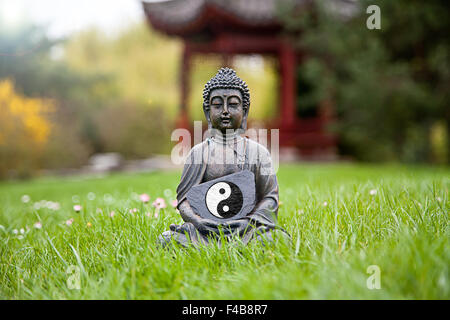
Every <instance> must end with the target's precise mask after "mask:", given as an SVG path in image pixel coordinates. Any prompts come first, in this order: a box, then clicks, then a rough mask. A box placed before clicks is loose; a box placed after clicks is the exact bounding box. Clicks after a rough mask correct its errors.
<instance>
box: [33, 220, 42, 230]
mask: <svg viewBox="0 0 450 320" xmlns="http://www.w3.org/2000/svg"><path fill="white" fill-rule="evenodd" d="M33 227H34V228H36V229H42V223H41V222H40V221H38V222H36V223H35V224H34V225H33Z"/></svg>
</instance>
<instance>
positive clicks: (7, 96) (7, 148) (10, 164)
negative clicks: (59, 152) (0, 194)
mask: <svg viewBox="0 0 450 320" xmlns="http://www.w3.org/2000/svg"><path fill="white" fill-rule="evenodd" d="M52 110H53V104H52V102H51V101H49V100H43V99H30V98H26V97H24V96H22V95H20V94H18V93H17V92H16V91H15V90H14V86H13V84H12V82H11V81H10V80H1V81H0V178H4V177H5V176H6V175H7V174H8V173H9V172H10V171H11V170H14V171H15V173H16V175H17V176H28V175H30V174H31V173H32V171H33V170H34V169H36V168H37V167H39V165H40V163H39V161H40V160H41V157H42V153H43V151H45V147H46V144H47V141H48V138H49V135H50V131H51V124H50V121H49V119H48V114H49V113H50V112H51V111H52Z"/></svg>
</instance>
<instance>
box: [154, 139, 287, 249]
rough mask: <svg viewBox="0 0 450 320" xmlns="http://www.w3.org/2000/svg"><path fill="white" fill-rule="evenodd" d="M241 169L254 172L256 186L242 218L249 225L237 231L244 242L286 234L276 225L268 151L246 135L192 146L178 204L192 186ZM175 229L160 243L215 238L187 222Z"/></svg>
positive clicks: (275, 188)
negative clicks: (253, 199)
mask: <svg viewBox="0 0 450 320" xmlns="http://www.w3.org/2000/svg"><path fill="white" fill-rule="evenodd" d="M225 159H226V161H225ZM230 159H232V161H230ZM240 170H250V171H251V172H253V174H254V175H255V189H256V204H255V207H254V209H253V210H252V211H251V212H250V213H249V214H248V215H247V216H246V217H245V218H244V219H247V220H248V223H249V227H248V228H246V229H245V231H244V232H242V233H241V234H239V236H240V237H241V239H242V240H243V242H244V243H248V242H249V241H250V240H252V239H254V238H257V239H259V240H261V241H266V240H268V241H271V240H272V239H273V233H274V231H275V230H276V231H277V232H278V231H279V232H280V233H283V236H287V237H289V236H288V235H287V233H286V232H285V231H284V230H283V229H282V228H279V227H277V226H276V220H277V213H278V206H279V200H278V183H277V177H276V175H275V172H274V169H273V166H272V160H271V157H270V153H269V151H268V150H267V149H266V148H265V147H264V146H262V145H261V144H259V143H257V142H255V141H254V140H251V139H248V138H243V137H240V136H236V135H235V136H233V137H232V139H230V138H229V137H228V138H220V137H212V138H208V139H206V140H205V141H203V142H202V143H199V144H197V145H195V146H194V147H193V148H192V149H191V151H190V153H189V154H188V156H187V158H186V162H185V165H184V169H183V172H182V175H181V181H180V184H179V185H178V188H177V200H178V206H177V207H178V208H179V209H180V206H181V205H182V203H183V202H184V201H188V200H187V199H186V194H187V193H188V191H189V190H190V189H191V188H192V187H193V186H195V185H198V184H200V183H203V182H206V181H210V180H213V179H216V178H219V177H223V176H225V175H228V174H232V173H235V172H238V171H240ZM177 229H179V230H177V231H166V232H164V233H163V234H162V235H161V236H160V241H161V242H162V244H163V245H165V244H167V243H168V242H169V241H170V240H171V239H174V240H175V241H177V242H179V243H180V244H182V245H186V244H188V243H194V244H198V243H203V244H208V243H209V242H210V241H212V239H214V241H217V240H218V239H217V237H216V238H214V237H211V234H204V233H202V232H199V230H197V229H196V228H195V227H194V225H193V224H192V223H190V222H186V223H184V224H183V225H182V228H177ZM232 235H233V234H229V236H232Z"/></svg>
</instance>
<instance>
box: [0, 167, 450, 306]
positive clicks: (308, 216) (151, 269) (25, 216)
mask: <svg viewBox="0 0 450 320" xmlns="http://www.w3.org/2000/svg"><path fill="white" fill-rule="evenodd" d="M449 173H450V172H449V171H448V170H447V169H443V168H441V169H439V168H427V167H417V166H416V167H404V166H361V165H358V166H356V165H326V166H325V165H302V166H299V165H291V166H283V167H281V168H280V171H279V172H278V180H279V183H280V200H281V202H282V205H281V207H280V210H279V224H280V225H281V226H282V227H283V228H285V229H287V230H288V231H289V233H290V234H291V235H292V244H291V245H289V244H287V243H279V244H278V245H276V246H271V245H269V246H267V247H264V248H263V247H261V245H259V244H258V243H253V244H251V245H250V246H248V247H243V246H241V245H239V244H238V243H235V244H230V245H224V246H222V247H221V248H218V247H211V248H202V249H200V250H195V249H193V248H190V249H182V248H178V247H174V248H173V249H171V250H163V249H161V248H158V247H157V237H158V235H159V234H160V233H161V232H163V231H165V230H167V229H168V227H169V225H170V224H171V223H177V224H178V223H180V222H181V218H180V216H179V214H178V213H177V212H176V211H175V210H174V209H173V208H171V207H169V208H166V209H162V210H161V211H160V212H159V216H158V217H155V216H154V214H155V209H154V208H153V207H151V206H150V205H149V204H143V203H141V202H139V200H138V197H137V194H139V193H144V192H145V193H148V194H150V196H151V198H152V199H151V201H152V200H154V199H155V198H156V197H159V196H163V197H164V198H166V201H169V200H171V199H173V197H174V196H175V192H174V190H175V188H176V186H177V183H178V182H179V177H180V172H165V173H151V174H140V175H136V174H133V175H129V174H128V175H123V174H121V175H114V176H110V177H108V178H104V179H95V178H86V179H80V178H75V179H60V178H58V179H51V178H46V179H39V180H35V181H31V182H14V183H2V184H0V203H2V205H1V207H0V225H1V226H0V283H1V285H0V297H2V298H4V299H449V298H450V290H449V286H450V284H449V281H450V279H449V269H448V268H449V265H450V251H449V250H448V248H449V245H450V243H449V239H450V237H449V230H450V229H449V216H448V211H449V205H448V187H449V181H450V180H449V177H450V176H449ZM25 194H26V195H29V196H30V198H31V200H30V201H29V202H27V203H22V202H21V201H20V200H21V197H22V196H23V195H25ZM93 195H94V197H93ZM43 199H46V201H45V203H44V204H46V203H47V202H48V201H49V200H50V201H58V202H59V203H60V206H61V208H60V209H59V210H56V211H55V210H51V209H48V208H47V207H46V206H44V205H41V207H40V208H38V207H36V204H40V203H42V200H43ZM73 201H79V202H76V203H78V204H80V205H81V206H82V210H81V211H80V212H79V213H76V212H75V211H74V210H73V208H72V207H73V205H74V204H75V203H74V202H73ZM132 208H136V209H137V210H136V212H134V213H130V211H129V210H130V209H132ZM112 211H114V212H115V215H114V216H113V217H111V216H110V213H111V212H112ZM148 213H150V214H148ZM71 218H73V223H72V224H71V225H70V226H68V225H67V224H66V221H67V220H69V219H71ZM38 221H39V222H40V223H41V224H42V228H41V229H37V228H35V227H33V225H34V224H35V223H36V222H38ZM88 223H89V224H88ZM22 228H23V231H21V229H22ZM15 229H16V230H17V231H16V232H15V231H14V230H15ZM70 265H73V266H77V267H79V269H80V280H81V283H80V285H81V288H80V290H75V289H72V290H71V289H69V288H68V286H67V281H68V279H69V277H70V276H72V275H73V273H67V268H68V266H70ZM370 265H377V266H379V268H380V270H381V289H380V290H369V289H368V288H367V286H366V281H367V278H368V277H369V276H370V274H368V273H367V268H368V267H369V266H370Z"/></svg>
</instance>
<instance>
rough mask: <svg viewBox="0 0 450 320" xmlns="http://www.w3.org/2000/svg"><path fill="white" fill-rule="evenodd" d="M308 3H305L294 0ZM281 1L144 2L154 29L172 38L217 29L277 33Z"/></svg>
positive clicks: (279, 26)
mask: <svg viewBox="0 0 450 320" xmlns="http://www.w3.org/2000/svg"><path fill="white" fill-rule="evenodd" d="M295 1H296V2H305V1H306V0H295ZM278 2H279V0H245V1H243V0H169V1H162V2H145V1H143V2H142V4H143V6H144V11H145V14H146V16H147V18H148V19H149V22H150V23H151V24H152V25H153V27H154V28H156V29H158V30H160V31H162V32H165V33H167V34H171V35H178V36H191V35H198V34H202V33H206V34H211V33H212V34H214V33H216V32H217V31H218V30H222V29H224V28H226V29H227V30H230V28H231V29H235V30H245V31H247V32H248V31H250V32H251V31H258V32H261V31H278V30H280V29H281V24H280V23H279V21H278V19H277V16H276V15H277V8H276V5H277V3H278Z"/></svg>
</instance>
